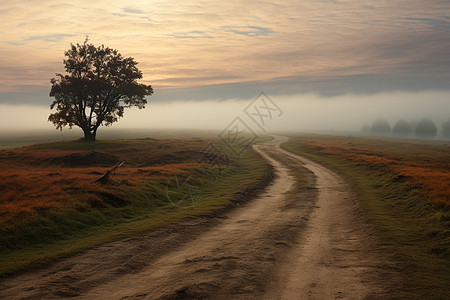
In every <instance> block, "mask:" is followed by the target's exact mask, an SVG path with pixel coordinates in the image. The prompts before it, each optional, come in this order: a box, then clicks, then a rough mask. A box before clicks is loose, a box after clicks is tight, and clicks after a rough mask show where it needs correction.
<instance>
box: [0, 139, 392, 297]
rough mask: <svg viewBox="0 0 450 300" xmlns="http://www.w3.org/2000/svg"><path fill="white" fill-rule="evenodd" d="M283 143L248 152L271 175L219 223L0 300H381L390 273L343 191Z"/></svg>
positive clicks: (115, 254) (159, 239) (153, 237)
mask: <svg viewBox="0 0 450 300" xmlns="http://www.w3.org/2000/svg"><path fill="white" fill-rule="evenodd" d="M285 140H286V138H284V137H276V138H275V140H273V141H270V142H266V143H263V144H259V145H256V146H255V147H254V148H255V150H256V151H257V152H259V153H260V154H261V155H262V156H263V157H264V158H266V159H267V160H268V161H269V162H270V163H271V164H272V165H273V166H274V168H275V172H276V175H277V177H276V179H275V180H274V181H273V183H272V184H271V185H270V186H269V187H268V188H267V189H266V191H265V192H264V193H262V194H261V195H260V196H259V197H258V198H256V199H254V200H253V201H251V202H249V203H248V204H246V205H243V206H242V207H239V208H237V209H235V210H233V211H231V212H229V213H226V214H225V215H224V216H222V217H221V218H215V219H214V220H213V221H208V222H206V221H198V220H192V221H191V222H192V224H187V225H186V223H185V226H189V225H192V228H197V229H192V230H194V231H195V230H197V234H194V235H192V234H190V235H184V234H183V231H182V230H177V229H175V230H173V231H166V232H164V231H163V232H160V233H158V234H155V233H149V234H147V235H145V236H139V237H133V238H130V239H127V240H124V241H119V242H115V243H110V244H108V245H104V246H101V247H98V248H95V249H92V250H90V251H88V252H86V253H82V254H80V255H78V256H75V257H73V258H70V259H68V260H65V261H63V262H61V263H59V264H57V265H55V266H51V267H49V268H46V269H43V270H40V271H36V272H33V273H30V274H24V275H19V276H17V277H14V278H10V279H8V280H5V281H2V282H0V298H2V299H37V298H41V299H42V298H46V299H48V298H64V297H72V298H75V299H263V298H264V299H339V298H345V299H363V298H380V299H383V298H385V297H386V296H388V294H387V293H388V290H387V288H388V287H389V284H388V282H389V277H390V276H391V275H389V276H387V274H388V273H387V271H386V263H385V261H384V259H383V257H382V256H381V255H380V254H379V253H378V252H377V251H376V250H374V249H375V247H374V242H373V239H372V238H371V231H370V228H368V227H367V225H365V222H364V220H363V218H362V217H361V216H360V214H359V212H358V209H357V205H356V203H355V202H354V199H353V197H352V195H351V193H350V190H349V188H348V186H347V185H346V183H345V182H344V181H343V179H342V178H341V177H340V176H338V175H337V174H336V173H334V172H332V171H330V170H328V169H326V168H324V167H322V166H320V165H318V164H316V163H313V162H312V161H309V160H307V159H305V158H302V157H299V156H296V155H294V154H291V153H288V152H286V151H284V150H282V149H280V148H279V145H280V144H281V143H282V142H284V141H285ZM293 172H295V174H297V175H299V176H300V177H301V178H302V180H303V183H302V185H301V186H297V185H296V184H294V183H295V178H294V176H293V175H292V174H293ZM198 228H203V229H201V230H198ZM178 229H179V228H178ZM187 236H189V237H190V238H189V239H187V238H186V237H187ZM177 241H178V242H177ZM155 248H157V249H159V251H156V252H155V250H154V249H155Z"/></svg>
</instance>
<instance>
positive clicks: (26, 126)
mask: <svg viewBox="0 0 450 300" xmlns="http://www.w3.org/2000/svg"><path fill="white" fill-rule="evenodd" d="M269 95H270V94H269ZM255 96H256V95H255ZM270 98H271V99H272V101H273V102H275V103H276V104H277V105H278V106H279V107H280V108H281V110H282V111H283V114H282V115H281V116H280V117H279V118H278V117H275V116H274V119H273V121H272V122H269V123H268V125H267V127H266V129H267V130H268V131H318V130H326V131H327V130H336V131H359V130H360V129H361V127H362V126H363V125H364V124H371V123H372V122H373V121H374V120H375V119H377V118H385V119H387V120H388V121H389V122H390V124H391V126H392V125H393V124H394V123H395V122H396V121H398V120H400V119H405V120H408V121H410V122H415V121H417V120H420V119H422V118H430V119H432V120H433V121H434V122H435V123H436V126H437V127H438V131H440V130H441V127H442V124H443V123H444V122H445V121H447V120H448V119H449V118H450V101H449V99H450V92H446V91H422V92H385V93H378V94H373V95H357V94H347V95H342V96H334V97H323V96H319V95H317V94H313V93H309V94H294V95H270ZM252 100H253V99H252V98H249V99H229V100H222V101H219V100H204V101H169V102H154V103H153V102H152V101H151V100H150V101H149V104H148V105H147V107H146V108H145V109H142V110H139V109H137V108H134V109H131V110H127V111H125V115H124V118H123V119H121V120H120V122H118V123H117V124H113V126H111V127H109V128H107V129H106V128H101V131H108V132H113V131H114V130H116V129H134V128H136V129H214V130H221V129H223V128H225V127H226V126H227V125H228V124H229V123H230V122H231V121H232V120H233V119H234V118H235V117H238V116H239V117H241V118H242V119H243V120H244V122H246V123H248V124H249V125H252V121H251V120H248V119H246V115H245V113H244V112H243V111H244V109H245V107H246V106H247V105H248V104H249V103H250V102H251V101H252ZM49 103H50V99H49ZM49 114H50V109H49V107H46V106H43V105H39V106H31V105H17V106H16V105H8V104H0V133H2V134H3V135H4V134H5V132H8V131H9V132H11V131H13V132H14V131H26V130H46V131H49V132H50V130H51V131H52V133H55V134H57V132H56V130H55V129H54V127H53V126H52V124H50V123H49V122H47V118H48V115H49ZM252 129H253V130H255V131H258V129H257V128H252ZM63 133H65V134H67V133H70V134H73V135H75V136H76V135H81V133H82V132H81V131H80V130H79V128H78V127H74V128H73V129H72V130H70V129H68V128H65V129H63ZM130 133H131V132H130ZM52 135H53V134H52Z"/></svg>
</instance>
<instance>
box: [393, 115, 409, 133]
mask: <svg viewBox="0 0 450 300" xmlns="http://www.w3.org/2000/svg"><path fill="white" fill-rule="evenodd" d="M412 131H413V127H412V125H411V123H409V122H408V121H406V120H403V119H402V120H399V121H397V123H395V125H394V127H393V128H392V133H393V134H395V135H399V136H408V135H410V134H411V132H412Z"/></svg>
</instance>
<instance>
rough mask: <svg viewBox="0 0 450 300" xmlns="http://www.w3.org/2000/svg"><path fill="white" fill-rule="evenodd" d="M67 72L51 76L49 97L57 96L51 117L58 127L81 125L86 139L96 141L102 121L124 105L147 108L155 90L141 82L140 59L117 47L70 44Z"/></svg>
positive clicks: (117, 115) (117, 113) (120, 111)
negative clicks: (123, 52)
mask: <svg viewBox="0 0 450 300" xmlns="http://www.w3.org/2000/svg"><path fill="white" fill-rule="evenodd" d="M64 55H65V57H66V58H65V59H64V68H65V71H66V73H67V74H65V75H63V74H58V73H57V74H56V77H57V78H52V79H51V84H52V87H51V91H50V97H54V98H55V100H54V101H53V103H52V104H51V106H50V108H51V109H55V108H56V112H55V113H52V114H50V116H49V118H48V121H49V122H52V123H53V124H54V125H55V126H56V128H57V129H61V130H62V128H63V127H64V126H69V127H70V128H72V127H73V126H74V125H76V126H78V127H80V128H81V129H82V130H83V132H84V139H85V140H86V141H95V138H96V134H97V129H98V128H99V127H100V125H102V124H103V125H105V126H109V125H111V124H112V123H114V122H116V121H118V119H119V118H120V117H122V116H123V113H124V109H125V108H127V107H132V106H137V107H138V108H140V109H141V108H145V104H147V100H146V99H145V97H146V96H150V95H152V94H153V89H152V87H151V86H150V85H145V84H140V83H138V82H137V81H136V80H138V79H141V78H142V72H141V71H140V70H139V69H138V68H137V64H138V63H137V62H136V61H135V60H134V59H133V58H132V57H126V58H125V57H123V56H122V55H121V54H120V53H119V52H118V51H117V50H115V49H111V48H108V47H105V46H104V45H102V46H99V47H95V46H94V45H93V44H88V38H86V40H85V41H84V43H83V44H81V45H80V44H76V45H73V44H71V48H70V49H69V50H68V51H66V52H65V53H64Z"/></svg>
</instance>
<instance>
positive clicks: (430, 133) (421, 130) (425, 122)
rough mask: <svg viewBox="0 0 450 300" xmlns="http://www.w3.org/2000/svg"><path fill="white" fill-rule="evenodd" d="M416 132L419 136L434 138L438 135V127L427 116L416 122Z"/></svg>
mask: <svg viewBox="0 0 450 300" xmlns="http://www.w3.org/2000/svg"><path fill="white" fill-rule="evenodd" d="M414 132H415V134H416V136H417V137H419V138H433V137H435V136H436V133H437V128H436V125H435V124H434V122H433V121H432V120H431V119H426V118H425V119H422V120H420V121H419V122H418V123H417V124H416V126H415V128H414Z"/></svg>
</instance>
